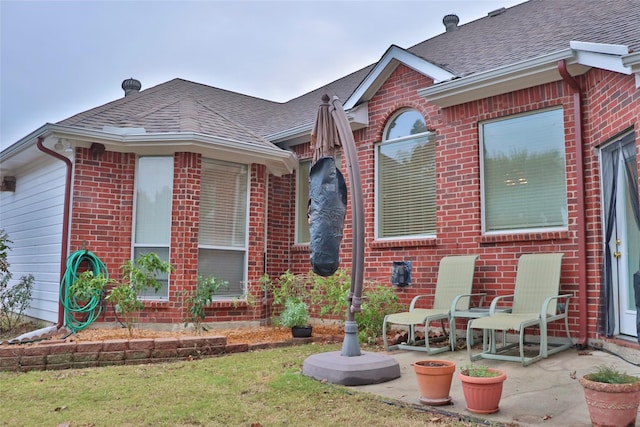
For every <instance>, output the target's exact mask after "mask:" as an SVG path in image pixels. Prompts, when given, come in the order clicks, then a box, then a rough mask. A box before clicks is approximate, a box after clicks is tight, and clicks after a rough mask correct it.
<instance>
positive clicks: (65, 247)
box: [36, 136, 73, 329]
mask: <svg viewBox="0 0 640 427" xmlns="http://www.w3.org/2000/svg"><path fill="white" fill-rule="evenodd" d="M43 141H44V138H43V137H41V136H39V137H38V140H37V144H36V145H37V146H38V149H39V150H40V151H42V152H44V153H46V154H48V155H50V156H52V157H55V158H56V159H58V160H62V161H63V162H64V163H65V165H66V166H67V175H66V178H65V185H64V212H63V214H62V250H61V253H60V282H59V283H62V279H63V277H64V271H65V267H66V263H67V255H68V252H69V206H70V201H71V170H72V167H73V165H72V164H71V160H69V159H68V158H67V157H65V156H63V155H62V154H59V153H56V152H55V151H53V150H50V149H48V148H47V147H45V146H44V144H43ZM63 326H64V306H63V305H62V299H61V298H58V323H57V324H56V328H57V329H60V328H62V327H63Z"/></svg>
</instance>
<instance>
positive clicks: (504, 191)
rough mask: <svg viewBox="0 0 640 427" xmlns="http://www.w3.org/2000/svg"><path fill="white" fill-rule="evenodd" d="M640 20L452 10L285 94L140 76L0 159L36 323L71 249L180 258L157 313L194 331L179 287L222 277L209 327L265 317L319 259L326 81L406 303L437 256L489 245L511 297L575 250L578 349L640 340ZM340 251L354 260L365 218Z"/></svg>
mask: <svg viewBox="0 0 640 427" xmlns="http://www.w3.org/2000/svg"><path fill="white" fill-rule="evenodd" d="M638 22H640V3H638V2H636V1H624V0H613V1H610V2H607V4H606V8H605V7H603V6H602V3H601V2H599V1H594V0H585V1H580V2H577V1H575V2H566V1H565V2H555V1H553V0H531V1H529V2H526V3H523V4H520V5H517V6H514V7H512V8H509V9H500V10H496V11H492V12H490V13H488V15H487V16H486V17H484V18H482V19H479V20H477V21H473V22H470V23H468V24H464V25H460V26H458V19H457V17H456V16H455V15H447V16H446V17H445V18H444V20H443V23H445V26H446V31H445V32H443V33H442V34H440V35H439V36H436V37H434V38H432V39H429V40H426V41H424V42H422V43H419V44H417V45H415V46H413V47H410V48H408V49H403V48H400V47H398V46H391V47H390V48H389V49H388V50H387V51H386V52H384V54H383V55H382V57H381V58H380V60H379V61H378V62H376V63H375V64H372V65H371V66H369V67H366V68H364V69H362V70H358V71H356V72H354V73H352V74H350V75H348V76H345V77H344V78H341V79H339V80H337V81H335V82H332V83H331V84H329V85H327V86H325V87H322V88H318V89H317V90H315V91H313V92H310V93H308V94H305V95H303V96H301V97H299V98H295V99H293V100H291V101H288V102H286V103H275V102H270V101H266V100H263V99H257V98H252V97H249V96H245V95H242V94H238V93H233V92H229V91H225V90H222V89H218V88H214V87H209V86H204V85H200V84H197V83H193V82H189V81H185V80H180V79H175V80H171V81H169V82H166V83H163V84H160V85H158V86H155V87H152V88H149V89H145V90H142V91H141V90H140V82H138V81H136V80H133V79H129V80H125V82H124V83H123V89H124V90H125V96H124V97H123V98H121V99H118V100H115V101H113V102H110V103H108V104H105V105H102V106H99V107H96V108H94V109H91V110H88V111H85V112H81V113H79V114H77V115H75V116H73V117H70V118H68V119H66V120H63V121H61V122H59V123H56V124H46V125H44V126H42V127H41V128H39V129H37V130H35V131H34V132H33V133H31V134H30V135H28V136H26V137H25V138H23V139H22V140H20V141H18V142H16V143H15V144H13V145H12V146H10V147H9V148H7V149H6V150H5V151H3V152H2V153H1V157H0V159H1V161H2V177H3V180H4V181H5V182H7V186H5V187H6V188H5V190H11V189H12V186H11V181H12V178H9V179H7V177H13V178H15V189H13V191H3V192H2V193H1V199H0V200H1V202H2V208H1V209H2V211H1V212H2V217H1V219H0V227H1V228H4V229H5V230H6V231H7V233H8V234H9V236H10V237H11V239H12V240H13V241H14V245H13V252H12V253H11V254H10V255H11V259H10V262H11V264H12V267H13V272H14V276H16V277H18V276H20V275H21V274H23V273H28V272H34V273H35V274H36V279H37V289H36V292H35V293H34V300H33V304H32V308H31V310H30V312H29V314H30V315H32V316H34V317H37V318H41V319H44V320H47V321H50V322H56V321H58V322H60V308H59V305H58V301H57V293H58V283H59V277H60V273H61V270H62V269H63V263H62V261H63V260H64V259H65V258H66V255H68V254H69V253H70V252H72V251H76V250H80V249H82V248H87V249H89V250H91V251H92V252H94V253H95V254H96V255H98V256H99V257H100V258H101V259H102V260H103V261H104V262H105V263H106V265H107V267H108V268H109V270H110V271H114V272H115V271H117V269H118V267H119V266H120V265H121V264H122V262H123V261H124V260H127V259H130V258H131V257H132V256H135V255H136V254H137V253H140V252H144V251H148V250H153V251H155V252H157V253H159V254H161V255H162V256H163V257H164V258H165V259H167V260H169V261H170V262H171V263H172V264H173V265H174V266H175V268H176V271H175V273H174V274H172V275H171V276H170V277H169V278H168V279H167V281H166V285H165V286H164V287H163V289H161V291H160V292H159V293H158V294H153V295H147V296H145V298H146V299H147V301H146V307H147V308H145V310H144V313H143V316H144V317H143V318H142V319H141V321H143V322H147V323H156V324H181V323H182V319H183V313H182V311H181V304H182V300H181V296H180V295H182V291H184V290H188V289H192V288H193V287H194V286H195V282H196V278H197V276H198V275H207V274H214V275H216V276H219V277H222V278H225V279H226V280H228V281H229V282H230V283H231V287H230V288H229V290H227V291H225V293H224V294H223V295H221V296H220V298H219V300H217V301H216V302H215V303H214V304H213V305H212V307H211V308H210V311H209V315H208V317H207V319H206V321H207V322H253V323H258V322H264V321H267V320H268V318H269V313H270V307H269V304H268V299H263V293H262V292H263V291H262V290H261V286H260V283H259V278H260V277H261V275H262V274H263V273H265V272H266V273H268V274H270V275H271V276H277V275H279V274H281V273H282V272H284V271H286V270H291V271H293V272H296V273H304V272H307V271H309V269H310V265H309V249H308V240H309V237H308V229H307V226H306V215H305V212H306V206H307V197H308V196H307V190H306V182H307V179H308V171H309V167H310V164H311V161H310V158H311V147H310V131H311V128H312V125H313V121H314V119H315V114H316V112H317V108H318V105H319V104H320V99H321V96H322V95H323V94H325V93H326V94H328V95H330V96H332V95H336V96H338V97H339V98H340V99H341V100H343V102H344V106H345V110H346V111H347V115H348V117H349V120H350V124H351V127H352V129H353V135H354V139H355V142H356V146H357V151H358V156H359V166H360V169H361V174H362V185H363V197H364V206H365V215H366V218H365V273H364V274H365V278H366V279H371V280H375V281H378V282H382V283H389V286H391V284H390V280H389V278H390V274H391V266H392V263H393V261H410V262H411V263H412V284H411V286H408V287H402V288H397V292H398V295H399V296H400V298H401V300H402V301H404V302H408V301H410V299H411V298H412V297H413V296H414V295H416V294H418V293H424V292H427V293H428V292H431V291H432V290H433V283H434V278H435V275H436V273H437V265H438V261H439V260H440V258H442V257H443V256H445V255H450V254H471V253H473V254H478V255H479V260H478V263H477V266H478V267H477V273H476V282H475V283H474V287H475V289H476V290H477V291H482V292H487V293H488V294H489V296H490V297H491V296H494V295H497V294H504V293H509V291H510V289H512V286H513V281H514V280H513V279H514V276H515V266H516V262H517V259H518V257H519V256H520V255H521V254H523V253H532V252H551V251H553V252H563V253H564V254H565V257H564V260H563V269H562V279H561V290H562V292H563V293H569V292H571V293H573V294H575V298H573V299H572V301H571V304H570V306H569V308H568V309H569V313H570V329H571V332H572V336H573V339H574V340H575V341H576V343H577V344H579V345H585V344H586V343H587V342H588V341H594V340H598V341H600V342H602V343H604V344H605V345H611V346H616V345H624V346H627V347H632V348H635V349H636V350H637V349H640V347H639V346H638V345H637V344H636V342H637V335H638V334H637V330H636V323H635V322H636V309H635V304H634V297H633V285H632V275H633V273H634V272H635V271H636V270H638V267H639V265H638V262H639V260H640V243H638V242H640V228H639V226H638V222H636V221H640V217H639V214H638V174H637V170H638V159H637V156H636V153H637V151H638V148H637V147H638V143H637V142H636V133H637V129H638V128H639V127H640V89H639V87H640V53H634V51H639V52H640V25H638ZM623 166H624V167H623ZM627 173H628V175H627ZM65 190H66V191H68V195H69V197H68V199H67V198H65ZM342 252H343V253H342V254H341V259H342V260H343V262H342V268H345V269H349V268H350V261H349V260H350V221H349V213H347V221H346V228H345V238H344V240H343V244H342ZM247 294H250V295H251V296H252V299H253V300H255V301H257V302H258V303H257V304H255V305H252V304H245V303H243V302H242V300H243V299H244V298H246V296H247ZM239 301H240V302H239ZM104 320H105V321H113V320H114V317H113V312H112V311H107V313H106V314H105V315H104Z"/></svg>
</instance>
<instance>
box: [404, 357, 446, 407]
mask: <svg viewBox="0 0 640 427" xmlns="http://www.w3.org/2000/svg"><path fill="white" fill-rule="evenodd" d="M413 369H414V371H415V373H416V378H417V380H418V387H419V388H420V397H419V399H418V400H420V403H423V404H425V405H432V406H440V405H448V404H449V403H451V396H450V395H449V391H450V390H451V380H452V379H453V373H454V372H455V371H456V364H455V363H454V362H449V361H448V360H420V361H418V362H415V363H414V364H413Z"/></svg>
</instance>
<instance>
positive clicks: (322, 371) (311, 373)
mask: <svg viewBox="0 0 640 427" xmlns="http://www.w3.org/2000/svg"><path fill="white" fill-rule="evenodd" d="M302 374H303V375H306V376H307V377H311V378H315V379H316V380H320V381H328V382H330V383H332V384H340V385H367V384H378V383H383V382H387V381H391V380H393V379H396V378H399V377H400V365H399V364H398V361H397V360H395V359H394V358H392V357H389V356H385V355H382V354H378V353H370V352H363V353H362V354H361V355H360V356H342V354H341V353H340V352H339V351H332V352H327V353H319V354H314V355H311V356H309V357H307V359H306V360H305V361H304V364H303V365H302Z"/></svg>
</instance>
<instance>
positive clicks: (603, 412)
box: [580, 377, 640, 427]
mask: <svg viewBox="0 0 640 427" xmlns="http://www.w3.org/2000/svg"><path fill="white" fill-rule="evenodd" d="M580 384H582V387H583V389H584V397H585V399H586V401H587V408H588V409H589V416H590V417H591V424H592V425H593V426H595V427H600V426H635V425H636V416H637V414H638V404H640V382H637V383H630V384H609V383H601V382H597V381H591V380H588V379H587V378H585V377H582V378H580Z"/></svg>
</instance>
